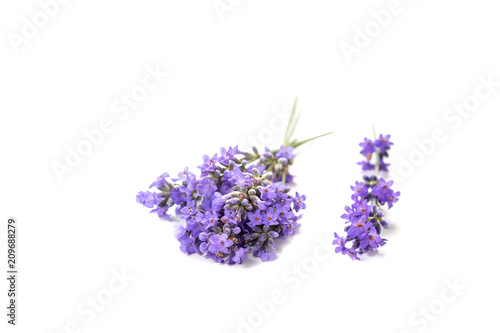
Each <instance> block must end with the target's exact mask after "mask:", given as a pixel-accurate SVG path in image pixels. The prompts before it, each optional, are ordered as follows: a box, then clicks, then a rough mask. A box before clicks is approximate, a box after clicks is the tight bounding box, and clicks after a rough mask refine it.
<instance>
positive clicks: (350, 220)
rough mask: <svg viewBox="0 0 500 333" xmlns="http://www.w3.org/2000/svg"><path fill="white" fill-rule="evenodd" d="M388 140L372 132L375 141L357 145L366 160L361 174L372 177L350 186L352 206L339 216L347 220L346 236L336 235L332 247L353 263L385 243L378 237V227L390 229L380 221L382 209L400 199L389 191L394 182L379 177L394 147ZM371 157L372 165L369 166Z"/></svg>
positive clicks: (384, 169)
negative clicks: (367, 172) (373, 160)
mask: <svg viewBox="0 0 500 333" xmlns="http://www.w3.org/2000/svg"><path fill="white" fill-rule="evenodd" d="M390 137H391V136H390V135H387V136H384V135H382V134H380V136H379V137H378V139H377V136H376V134H375V129H374V140H373V141H372V140H369V139H367V138H365V139H364V141H363V142H361V143H360V144H359V145H360V146H361V148H362V150H361V154H362V155H363V156H364V157H365V159H364V160H363V161H361V162H359V163H358V164H359V165H361V167H362V169H363V170H364V171H372V170H373V173H374V174H373V175H371V176H370V175H364V176H363V181H362V182H358V181H356V183H355V185H354V186H351V190H353V191H354V193H353V194H352V195H351V199H352V200H353V201H354V203H353V204H352V205H351V206H346V207H345V211H346V213H345V214H343V215H342V216H341V218H343V219H345V220H347V221H346V223H347V224H348V225H347V226H346V227H345V228H344V231H345V232H347V235H346V237H340V236H339V235H338V234H337V233H335V239H334V240H333V245H335V246H336V248H335V252H336V253H342V254H347V255H348V256H349V257H350V258H351V259H353V260H360V258H359V257H358V255H361V254H363V253H365V252H369V251H373V250H375V249H377V248H379V247H381V246H384V245H385V244H386V242H387V239H384V238H381V237H380V233H381V227H383V228H385V229H387V228H389V224H388V223H387V221H386V220H384V219H383V217H384V214H383V212H382V210H381V206H383V205H385V204H386V203H387V206H388V209H391V208H392V206H393V204H394V203H395V202H397V201H398V200H399V196H400V192H394V190H393V189H391V188H390V187H391V186H392V185H393V184H394V181H392V180H390V181H385V180H384V178H382V177H380V178H379V175H378V174H379V171H388V166H389V164H386V163H385V162H384V158H387V157H389V150H390V148H391V146H392V145H393V143H392V142H390V141H389V139H390ZM374 155H375V163H374V164H372V163H371V160H372V158H373V156H374ZM347 244H350V246H347Z"/></svg>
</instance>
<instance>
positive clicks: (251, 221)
mask: <svg viewBox="0 0 500 333" xmlns="http://www.w3.org/2000/svg"><path fill="white" fill-rule="evenodd" d="M295 109H296V104H294V108H293V110H292V114H291V117H290V122H289V125H288V127H287V130H286V133H285V138H284V140H283V145H282V146H281V147H280V148H279V149H274V150H272V149H269V148H265V149H264V152H259V151H258V149H257V148H253V149H252V151H250V152H245V151H240V150H239V148H238V147H237V146H236V147H229V148H221V149H220V154H213V155H204V156H203V159H202V163H201V164H200V165H199V166H198V169H199V170H200V176H199V177H197V176H196V175H195V174H194V173H192V172H191V171H189V169H188V168H185V169H184V171H182V172H180V173H179V174H178V176H177V177H171V176H170V175H169V174H168V173H164V174H162V175H161V176H160V177H158V178H157V179H156V180H155V181H154V182H153V184H152V185H151V187H154V188H155V189H156V190H157V192H139V193H138V194H137V199H136V200H137V202H139V203H141V204H143V205H144V206H146V207H148V208H152V209H153V210H152V212H154V213H157V214H158V216H160V217H164V218H167V219H169V220H170V215H169V212H171V211H172V210H173V211H174V212H175V214H176V215H178V216H179V217H180V219H181V220H183V221H184V222H185V223H184V224H183V225H182V226H181V227H180V228H179V230H178V232H177V233H176V238H177V240H178V241H179V242H180V249H181V251H183V252H184V253H187V254H193V253H197V254H200V255H203V256H204V257H206V258H208V259H212V260H214V261H215V262H218V263H227V264H229V265H233V264H241V263H242V262H243V261H245V260H246V259H247V257H248V254H249V253H251V254H253V255H254V256H255V257H258V258H260V259H261V260H262V261H270V260H273V259H274V258H275V253H274V250H275V248H276V244H275V240H276V239H278V238H285V237H287V236H291V235H294V234H295V230H296V227H297V225H298V221H299V220H300V219H301V217H302V215H298V212H299V211H301V210H304V209H305V208H306V204H305V200H306V196H305V195H300V194H299V193H295V195H292V194H291V193H290V187H289V186H288V185H290V183H291V182H292V181H293V176H292V175H291V174H290V167H291V165H292V164H293V161H294V159H295V158H296V154H295V148H297V147H299V146H301V145H303V144H304V143H306V142H309V141H311V140H314V139H316V138H318V137H316V138H311V139H309V140H305V141H300V142H299V141H296V140H291V137H292V135H293V130H294V129H295V126H296V125H297V124H296V122H297V119H298V115H296V113H295ZM328 134H330V133H328ZM325 135H326V134H325ZM387 200H388V198H387ZM367 228H368V227H367Z"/></svg>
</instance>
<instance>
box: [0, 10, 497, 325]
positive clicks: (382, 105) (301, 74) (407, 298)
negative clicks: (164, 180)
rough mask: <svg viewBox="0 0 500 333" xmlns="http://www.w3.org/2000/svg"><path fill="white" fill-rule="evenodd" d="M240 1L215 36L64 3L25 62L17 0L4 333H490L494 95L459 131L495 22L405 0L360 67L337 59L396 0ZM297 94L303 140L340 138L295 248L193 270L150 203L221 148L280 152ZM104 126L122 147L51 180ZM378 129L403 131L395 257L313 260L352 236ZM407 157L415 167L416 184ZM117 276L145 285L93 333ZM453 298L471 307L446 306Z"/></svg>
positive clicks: (302, 170) (154, 18) (312, 182)
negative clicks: (11, 270)
mask: <svg viewBox="0 0 500 333" xmlns="http://www.w3.org/2000/svg"><path fill="white" fill-rule="evenodd" d="M224 3H225V1H224ZM233 3H234V4H233V5H232V6H233V7H231V8H232V10H231V11H228V12H226V13H224V15H223V19H221V16H220V15H219V14H218V12H217V11H216V10H215V8H214V7H213V3H212V0H205V1H154V0H142V1H123V0H121V1H118V0H115V1H96V0H87V1H77V0H74V1H69V2H68V4H65V5H60V8H59V11H58V12H57V13H56V14H55V15H54V17H52V18H50V20H49V22H48V24H47V25H46V26H45V27H42V28H40V29H39V31H38V33H37V34H36V35H35V36H33V37H31V38H29V39H27V42H26V43H24V44H22V45H20V46H19V48H18V52H15V48H14V47H13V45H12V43H11V42H10V40H9V36H11V37H12V34H17V35H21V33H22V28H23V25H24V24H25V23H24V21H23V17H26V18H28V19H29V20H31V21H32V17H33V15H34V14H36V13H37V12H39V11H40V10H41V9H40V5H39V4H38V2H37V1H35V0H23V1H8V2H7V1H2V3H1V4H0V29H1V35H2V42H1V43H0V57H1V58H0V91H1V95H0V97H1V98H0V110H1V119H0V138H1V140H0V147H1V148H0V149H1V156H2V159H1V161H0V168H1V173H0V177H1V178H0V179H1V182H0V184H1V192H0V193H1V194H0V195H1V205H0V207H1V208H0V210H1V214H0V218H1V220H2V226H1V228H2V229H1V233H0V235H2V234H3V238H0V242H1V253H2V254H1V258H2V259H1V262H2V264H1V266H2V270H4V269H5V270H6V265H5V262H6V254H5V252H6V246H5V224H6V221H7V217H8V216H15V217H16V218H17V219H18V223H19V228H20V233H19V237H20V238H19V270H20V278H19V285H18V287H19V298H18V303H19V308H18V311H19V312H18V316H19V317H18V326H17V327H15V328H14V329H13V328H12V327H10V325H7V324H6V316H5V312H6V309H5V306H6V304H7V297H6V290H7V285H6V283H5V282H6V281H5V279H3V278H2V281H3V282H2V283H1V284H0V286H1V288H2V289H1V292H0V295H1V297H0V304H1V308H2V309H4V310H2V311H1V312H2V313H1V318H2V320H1V321H2V323H1V324H0V327H1V331H2V332H14V331H18V332H47V333H49V332H54V333H56V332H58V333H59V332H64V331H65V327H66V326H67V325H68V324H69V326H68V327H69V328H70V329H69V330H66V332H73V331H75V332H138V331H140V332H151V333H152V332H180V331H183V332H207V333H208V332H238V325H240V323H241V322H240V319H239V318H241V319H242V320H245V322H247V323H248V318H249V316H250V318H253V321H251V323H252V324H253V325H254V326H255V327H254V326H251V327H249V328H248V327H247V329H246V330H245V329H240V332H250V331H254V332H277V331H279V332H285V331H290V332H301V331H318V332H326V331H333V330H336V331H345V330H349V332H353V333H354V332H356V333H357V332H395V333H400V332H407V333H413V332H418V331H419V329H420V331H425V332H445V331H446V332H471V331H488V332H491V331H492V329H493V328H497V327H498V324H497V320H496V318H497V315H498V310H499V308H498V299H499V297H500V290H499V287H498V284H497V283H498V280H499V278H500V276H499V273H498V270H497V268H498V263H497V259H494V258H495V251H497V248H498V246H497V242H498V239H499V235H500V227H499V222H500V221H499V218H498V215H497V214H498V202H497V201H498V200H497V199H498V185H499V180H498V137H497V136H496V135H495V134H494V133H495V131H497V128H498V123H499V120H500V118H499V116H498V108H499V107H500V96H499V95H500V87H496V88H495V91H494V92H493V93H492V94H491V95H490V96H489V97H488V98H486V99H485V100H483V101H481V102H480V103H479V106H478V107H477V109H476V110H475V111H474V112H471V113H470V114H469V116H468V117H467V118H464V119H463V120H455V121H456V122H455V121H453V122H451V121H450V119H448V120H446V119H445V118H444V117H445V115H446V110H447V109H449V108H451V107H453V105H454V104H459V103H462V102H463V101H464V99H466V98H468V96H473V95H474V93H475V90H476V87H478V86H480V85H481V82H480V80H479V77H480V76H483V77H485V78H487V77H488V76H490V75H491V77H492V79H493V80H494V81H497V82H498V81H500V68H499V67H500V65H499V59H500V47H499V41H498V31H500V21H499V20H498V12H499V9H500V7H499V6H498V4H497V3H496V2H493V1H489V0H476V1H451V0H450V1H429V0H419V1H416V0H415V1H409V0H401V4H400V6H401V8H400V12H399V13H398V14H395V15H392V19H391V22H390V23H389V24H388V25H387V26H386V27H383V28H382V29H381V31H380V32H379V34H378V35H377V36H374V37H373V38H371V41H370V43H369V45H367V46H366V47H364V48H360V49H359V53H358V54H355V55H353V56H352V57H351V62H350V63H349V62H348V61H347V59H346V57H345V56H344V54H343V53H342V51H341V47H340V45H341V43H342V42H345V43H349V44H353V40H354V38H355V36H356V27H358V28H360V29H364V28H365V25H366V24H368V23H370V22H371V21H373V17H372V16H370V12H371V11H373V10H374V11H380V10H383V9H386V8H387V7H388V3H389V2H388V1H382V0H381V1H379V0H376V1H374V0H370V1H367V0H361V1H335V2H333V1H290V0H286V1H285V0H279V1H266V2H264V1H254V0H243V1H241V2H240V3H239V4H237V1H233ZM148 66H150V67H151V68H155V67H157V66H159V67H160V68H161V69H162V70H164V71H168V72H169V77H168V78H167V79H165V80H164V82H163V83H162V84H161V85H160V86H159V87H158V88H157V89H155V90H154V91H152V92H150V93H149V94H148V96H147V98H146V99H145V100H144V101H143V102H141V103H140V105H139V106H138V107H137V108H135V109H133V110H132V111H131V112H130V114H129V115H128V117H125V118H124V119H121V118H120V117H119V114H117V113H115V112H113V110H112V104H113V103H114V101H115V100H116V99H119V98H120V96H121V95H122V94H129V93H130V92H131V90H132V89H133V88H134V87H136V86H137V85H138V84H141V82H142V80H143V78H144V77H145V76H146V75H147V72H146V67H148ZM481 91H482V92H486V90H484V89H483V90H481ZM295 96H298V97H299V106H300V109H302V110H303V111H304V113H303V116H302V119H301V123H300V124H299V127H298V129H297V133H296V135H297V137H298V138H302V139H305V138H308V137H310V136H313V135H316V134H321V133H323V132H328V131H334V132H335V134H334V135H332V136H330V137H327V138H324V139H321V140H318V141H317V142H316V143H315V144H313V145H311V146H309V147H308V148H307V149H306V150H304V151H303V152H302V153H301V154H300V155H299V157H298V158H297V159H296V164H295V165H294V168H293V171H292V173H294V174H295V175H298V176H299V177H297V181H296V186H295V188H294V189H296V190H298V191H299V192H300V193H305V194H307V196H308V199H307V210H306V211H305V215H304V218H303V219H302V226H301V228H300V231H299V233H298V234H297V235H296V236H295V237H293V238H292V239H291V240H290V241H289V242H288V241H287V242H286V244H282V246H281V248H280V249H279V251H278V257H277V259H276V260H275V261H273V262H268V263H260V262H258V261H255V260H251V261H249V262H247V263H246V264H245V265H242V266H232V267H230V266H221V265H218V264H215V263H214V262H212V261H208V260H205V259H203V258H201V257H199V256H187V255H184V254H183V253H181V252H180V250H179V249H178V243H177V241H176V240H175V238H174V236H173V234H174V229H175V225H176V224H178V223H175V222H173V223H169V222H167V221H162V220H160V219H158V218H157V217H156V216H155V215H153V214H148V209H147V208H144V207H141V206H140V205H139V204H137V203H136V202H135V194H136V193H137V192H138V191H141V190H145V189H146V188H147V186H149V184H150V183H151V182H152V180H153V179H155V178H156V177H157V176H158V175H159V174H160V173H162V172H164V171H170V172H171V173H173V174H175V173H176V172H178V171H180V170H181V169H183V168H184V166H190V167H192V168H193V167H195V166H196V165H199V164H200V163H201V157H202V155H203V154H213V153H215V152H218V150H219V148H220V147H221V146H229V145H235V144H238V143H244V142H248V140H249V138H250V137H252V136H254V137H255V136H258V135H260V136H261V139H260V140H258V142H257V143H258V144H260V145H264V144H268V145H270V146H272V147H276V146H277V145H279V144H280V140H281V137H282V135H283V134H284V130H283V128H282V126H281V125H282V124H281V123H280V122H279V121H277V120H276V119H277V118H276V116H275V115H276V113H275V112H274V111H273V110H280V112H282V111H283V110H288V109H289V108H290V107H291V104H292V102H293V99H294V97H295ZM105 118H109V119H111V120H112V121H113V124H114V129H113V131H112V132H111V133H109V134H106V135H105V136H104V139H103V141H102V143H101V144H99V145H98V146H97V147H94V148H93V151H92V152H91V154H89V155H88V156H86V157H84V158H83V160H82V161H81V163H80V165H78V166H77V167H75V168H73V169H72V172H71V173H66V174H64V176H63V178H62V181H59V180H58V178H57V176H56V174H55V172H54V170H53V167H52V164H53V163H54V162H60V163H64V160H65V158H66V154H67V151H66V149H67V148H66V147H67V146H69V147H72V148H73V149H74V148H75V147H76V146H77V145H78V144H79V143H80V142H82V140H84V139H85V137H84V136H83V134H82V131H84V130H91V129H95V128H97V127H98V125H99V123H100V122H101V121H102V119H105ZM459 121H460V123H459ZM372 124H375V126H376V128H377V130H378V131H380V132H382V133H390V134H392V138H393V141H394V142H395V146H394V148H393V150H392V151H391V162H392V163H393V165H392V170H393V171H394V172H393V175H396V176H397V175H400V176H401V177H400V179H399V180H398V181H397V182H396V184H395V187H397V188H398V189H399V190H401V192H402V195H401V200H400V202H399V203H397V204H396V205H395V207H394V209H393V210H391V212H390V216H389V222H390V223H391V225H392V227H393V228H392V229H391V230H389V231H387V232H385V236H386V237H387V238H388V239H389V242H388V244H387V245H386V246H385V247H383V248H382V249H381V250H380V252H379V253H378V254H377V255H373V256H366V257H364V258H363V261H361V262H353V261H351V260H349V258H347V257H343V256H340V255H327V252H326V251H325V250H324V249H323V248H319V250H318V251H320V252H318V253H319V254H320V255H321V256H322V259H323V260H320V261H319V262H318V261H317V260H316V259H311V258H314V257H313V254H314V253H315V250H317V249H318V247H319V246H320V245H319V243H318V239H320V240H325V241H328V243H331V239H332V238H333V233H334V231H338V232H340V231H342V228H343V222H342V221H341V219H340V218H339V216H340V215H341V214H342V213H343V208H344V206H345V205H346V204H349V202H350V195H351V191H350V189H349V185H351V184H352V183H354V181H355V180H356V179H359V177H360V172H359V168H358V166H357V165H356V162H357V161H359V160H360V158H361V155H359V147H358V143H359V142H360V141H361V140H362V139H363V138H364V137H365V136H368V137H371V136H372V128H371V126H372ZM454 124H455V125H456V126H455V128H454V127H452V125H454ZM276 126H277V127H276ZM269 128H271V129H270V130H269ZM436 128H440V129H442V130H443V131H444V132H445V136H446V137H445V140H444V141H443V142H441V143H438V144H435V148H434V150H433V151H431V152H430V153H429V155H428V156H427V155H426V156H425V157H424V158H423V159H422V158H421V159H420V160H419V159H418V157H419V156H420V157H422V156H423V155H422V153H418V151H419V150H418V146H417V144H416V141H419V142H420V141H424V140H428V139H429V138H431V137H432V133H433V131H434V130H435V129H436ZM266 129H267V130H266ZM263 131H264V132H263ZM262 133H264V134H262ZM269 133H271V138H270V137H269ZM271 139H272V140H271ZM410 158H412V159H413V161H417V162H421V163H417V164H420V165H418V166H414V167H410V168H413V169H412V170H410V171H408V170H407V169H408V163H409V162H404V161H408V160H409V159H410ZM405 168H406V169H405ZM405 170H406V171H405ZM403 174H404V175H403ZM311 260H312V261H311ZM314 260H316V261H314ZM315 262H316V263H317V265H316V266H315V265H314V263H315ZM304 264H305V265H306V266H307V267H306V268H307V269H309V271H310V273H309V274H308V275H307V278H304V279H297V278H296V275H294V273H291V270H292V269H293V267H301V268H300V269H301V270H303V268H302V267H303V265H304ZM122 268H123V269H125V270H126V272H127V274H128V275H132V276H133V277H134V279H133V280H132V281H130V282H129V283H128V285H127V286H126V287H125V288H124V289H123V291H122V292H120V293H117V294H115V295H114V296H113V299H112V300H111V301H110V303H109V304H107V305H105V306H104V307H103V310H102V311H101V312H98V313H96V316H95V318H92V320H90V322H86V321H85V319H89V317H86V316H80V315H79V314H78V313H77V309H78V308H79V307H81V306H84V305H85V302H87V299H88V298H89V297H96V296H97V295H101V296H102V295H105V293H106V292H105V291H103V290H105V288H107V286H108V283H109V282H110V281H111V282H112V281H113V270H117V271H121V270H122ZM2 276H3V275H2ZM291 278H293V279H294V280H293V281H295V282H291V281H290V279H291ZM455 280H456V281H457V282H458V283H459V284H460V285H463V286H465V287H466V290H464V291H461V292H459V295H458V296H455V297H454V300H453V301H450V302H449V304H445V305H444V308H441V305H442V304H444V303H442V302H441V301H440V300H439V299H440V297H441V295H442V294H443V293H444V294H445V295H447V296H449V297H451V296H453V293H451V292H449V291H448V290H447V282H446V281H450V282H453V281H455ZM297 281H298V282H297ZM299 283H300V285H299ZM297 286H298V288H293V287H297ZM273 290H278V292H279V291H281V292H282V294H283V296H282V300H283V302H282V304H277V305H273V309H272V311H271V310H269V309H268V310H269V313H267V314H268V316H267V317H265V318H264V319H263V320H262V322H261V323H259V319H261V318H262V316H263V315H262V314H260V312H257V311H258V310H257V307H256V305H255V302H258V303H262V302H263V301H264V303H267V302H268V301H267V300H269V299H270V295H271V293H272V292H273ZM82 304H83V305H82ZM429 306H431V307H434V310H433V311H434V312H439V314H438V315H435V316H433V319H432V320H427V321H426V320H424V322H426V324H425V327H424V324H423V323H422V318H423V317H419V315H418V311H419V309H420V310H421V309H422V308H428V307H429ZM265 312H266V311H265ZM412 318H413V320H415V319H419V320H420V322H419V324H415V323H414V322H413V323H412V322H411V320H412ZM71 322H76V324H77V325H78V329H77V330H72V329H71V325H72V324H71ZM6 328H7V329H6Z"/></svg>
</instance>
